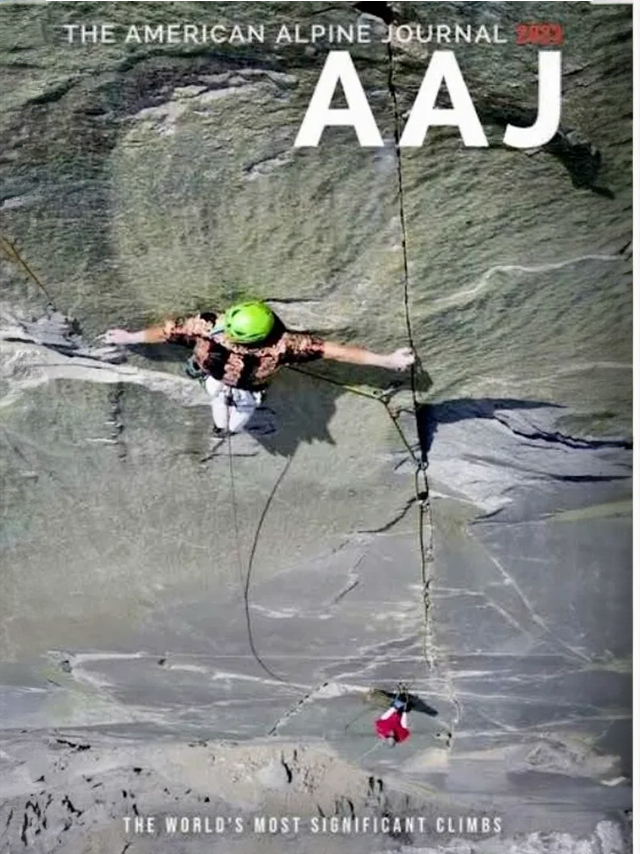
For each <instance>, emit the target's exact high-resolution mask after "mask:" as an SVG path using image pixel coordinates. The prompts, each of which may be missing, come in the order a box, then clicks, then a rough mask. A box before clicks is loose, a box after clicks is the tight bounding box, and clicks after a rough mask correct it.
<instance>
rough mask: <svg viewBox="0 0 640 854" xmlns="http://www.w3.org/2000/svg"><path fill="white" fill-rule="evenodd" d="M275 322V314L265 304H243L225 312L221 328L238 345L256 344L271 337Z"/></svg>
mask: <svg viewBox="0 0 640 854" xmlns="http://www.w3.org/2000/svg"><path fill="white" fill-rule="evenodd" d="M275 322H276V318H275V315H274V313H273V312H272V311H271V309H270V308H269V306H268V305H265V303H263V302H257V301H256V302H241V303H239V304H238V305H232V306H231V308H228V309H227V310H226V311H225V313H224V315H223V317H222V318H220V327H222V328H223V329H224V331H225V333H226V334H227V335H228V337H229V338H230V339H231V340H232V341H236V342H237V343H238V344H255V343H257V342H258V341H262V340H264V339H265V338H266V337H267V336H268V335H269V333H270V332H271V330H272V329H273V327H274V326H275ZM216 328H218V327H216Z"/></svg>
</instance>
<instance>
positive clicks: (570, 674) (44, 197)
mask: <svg viewBox="0 0 640 854" xmlns="http://www.w3.org/2000/svg"><path fill="white" fill-rule="evenodd" d="M211 7H213V8H211ZM374 7H375V8H374ZM385 18H388V19H389V20H393V21H395V22H396V24H404V25H407V26H411V27H414V28H416V27H417V26H418V25H422V26H423V27H424V28H426V27H428V25H429V23H434V22H447V23H448V24H450V25H453V24H455V23H456V22H458V23H460V24H465V25H469V24H470V25H473V26H474V27H479V26H480V25H484V26H486V27H492V26H494V25H499V26H500V27H501V28H502V31H503V34H504V36H505V37H506V38H508V43H507V44H493V45H458V46H456V47H455V50H456V55H457V57H458V61H459V64H460V67H461V69H462V71H463V74H464V75H465V79H466V80H467V83H468V87H469V90H470V92H471V95H472V97H473V99H474V102H475V104H476V107H477V110H478V114H479V116H480V119H481V121H482V123H483V125H484V128H485V131H486V134H487V137H488V139H489V142H490V145H489V147H488V148H487V149H465V148H464V146H463V145H462V143H461V141H460V139H459V135H458V134H457V132H456V131H455V130H454V129H451V128H433V129H431V130H430V132H429V137H428V142H427V144H426V145H425V146H424V147H423V148H422V149H403V150H402V151H401V153H400V154H398V152H397V149H396V147H395V145H394V138H395V136H396V134H397V132H398V131H399V130H400V129H401V127H402V125H403V123H404V121H405V120H406V115H407V112H408V110H409V109H410V107H411V105H412V103H413V100H414V99H415V95H416V93H417V91H418V88H419V86H420V82H421V80H422V76H423V73H424V69H425V67H426V64H427V62H428V59H429V55H430V51H431V50H432V49H433V46H432V45H425V44H420V43H419V42H417V41H415V40H413V41H411V42H410V43H402V42H401V41H400V40H398V39H395V40H393V41H392V43H391V45H390V47H387V46H386V45H384V44H382V43H381V42H380V36H381V35H382V34H384V32H385V28H386V24H385V22H384V19H385ZM107 19H108V20H109V21H110V22H112V23H113V24H114V25H115V28H116V32H117V33H118V34H119V37H118V39H117V40H116V43H115V44H100V45H90V44H86V45H81V44H68V43H66V41H65V35H64V32H65V31H64V30H63V25H65V24H85V25H89V24H92V23H94V22H96V21H98V20H100V21H102V20H107ZM532 19H535V20H539V21H543V20H547V21H557V22H558V23H560V24H562V26H563V27H564V32H565V35H566V43H565V45H564V47H563V68H564V75H563V114H562V124H561V128H560V131H559V133H558V134H557V135H556V137H554V139H553V140H552V141H551V142H550V143H549V144H548V145H546V146H544V147H543V148H542V149H539V150H536V151H519V150H515V149H509V148H506V147H504V146H503V145H502V142H501V140H502V136H503V132H504V126H505V124H506V123H509V122H510V123H514V124H517V123H518V121H520V122H521V123H524V124H526V123H530V122H531V121H532V117H533V116H535V110H536V102H537V84H536V73H537V52H536V50H535V49H533V48H525V47H516V46H515V45H514V43H513V32H514V27H515V25H516V23H517V22H518V21H520V20H532ZM178 20H179V21H183V22H189V23H194V24H198V25H203V24H208V25H209V26H211V25H212V24H220V25H226V26H229V27H230V26H232V25H233V24H236V25H239V26H241V27H243V28H244V29H245V31H246V28H247V27H249V26H250V25H255V24H257V23H259V24H263V25H264V26H265V31H266V37H265V40H264V42H259V41H255V42H253V43H246V44H243V45H239V44H233V45H232V44H220V45H216V46H215V47H212V46H211V45H210V44H208V45H201V44H177V45H168V44H162V45H160V44H135V43H133V44H132V43H129V44H124V43H123V38H122V34H124V33H126V32H127V31H128V28H129V27H131V26H141V25H144V24H149V25H152V26H154V27H158V26H166V25H168V24H169V23H174V22H175V21H178ZM319 22H320V23H323V24H324V25H326V26H327V27H328V26H329V25H330V24H333V25H334V26H337V25H342V26H343V27H347V26H349V25H353V24H357V23H366V24H367V25H368V26H369V27H370V29H371V32H372V33H373V34H374V36H375V38H373V39H372V43H371V44H354V45H351V46H349V49H350V51H351V53H352V57H353V60H354V64H355V65H356V67H357V68H358V71H359V73H360V76H361V80H362V83H363V86H364V88H365V90H366V92H367V96H368V99H369V102H370V104H371V107H372V110H373V113H374V115H375V118H376V121H377V123H378V126H379V128H380V131H381V133H382V135H383V138H384V139H385V142H386V145H385V147H384V148H382V149H376V150H372V149H361V148H360V147H359V146H358V145H357V142H356V140H355V138H354V134H353V133H352V132H351V131H350V130H348V129H343V128H341V129H329V130H327V131H325V135H324V137H323V141H322V144H321V145H320V146H319V147H318V148H316V149H294V148H293V141H294V139H295V136H296V133H297V131H298V128H299V126H300V123H301V121H302V118H303V116H304V113H305V110H306V107H307V105H308V103H309V99H310V97H311V94H312V92H313V90H314V87H315V83H316V81H317V78H318V74H319V71H320V68H321V66H322V63H323V60H324V56H325V55H326V53H327V50H328V49H329V45H327V44H326V43H320V44H317V45H315V46H313V45H310V44H306V45H305V44H291V45H286V44H280V45H276V44H274V38H273V34H274V33H276V32H278V30H279V28H280V27H281V26H282V25H283V24H288V25H290V26H291V25H292V24H295V23H299V24H300V26H301V28H302V29H303V30H305V28H306V29H307V30H308V28H309V27H310V26H311V25H312V24H313V23H316V24H317V23H319ZM630 28H631V13H630V9H629V8H628V7H625V6H623V5H612V6H609V7H605V6H593V5H591V4H589V3H571V4H570V3H562V4H557V3H554V4H551V3H536V4H531V3H508V4H505V3H464V4H462V3H430V4H417V3H398V4H378V3H375V4H367V3H363V4H348V3H341V4H334V5H333V6H332V7H330V8H328V7H327V6H326V5H325V4H319V3H284V4H266V3H265V4H260V3H253V4H246V3H225V4H208V6H205V4H203V3H188V2H187V3H180V4H179V5H178V4H177V3H163V4H125V3H123V2H121V3H115V4H89V3H85V4H64V3H56V4H51V5H46V6H44V5H20V4H16V5H3V6H1V7H0V81H1V83H2V85H1V86H0V92H1V93H2V94H0V105H1V109H0V239H2V242H1V243H0V277H1V281H2V297H1V299H0V311H1V314H2V317H1V318H0V326H1V329H0V337H1V339H2V340H1V341H0V370H1V374H0V393H1V395H2V397H0V440H1V444H2V447H3V452H2V455H1V456H0V465H1V466H2V481H3V489H2V495H1V497H0V501H1V502H2V518H3V525H2V530H1V532H0V554H1V555H2V589H3V595H2V597H1V599H0V625H1V626H2V634H1V649H2V655H1V661H0V709H1V711H2V714H1V719H2V722H3V734H2V742H3V743H2V753H1V754H0V763H2V764H4V765H5V771H6V772H7V773H6V774H3V775H2V776H3V779H6V780H7V783H6V784H4V785H5V790H4V791H3V800H4V802H5V806H3V808H2V810H3V811H2V812H0V825H1V826H3V827H6V829H5V832H4V836H3V837H2V838H1V839H2V846H4V847H2V848H0V850H2V851H5V850H6V851H10V850H13V848H12V847H11V846H12V845H13V846H17V845H19V844H22V843H23V842H24V844H31V845H32V846H35V847H34V850H36V851H37V850H40V851H47V852H48V851H66V852H71V851H75V850H77V851H78V852H80V851H89V850H102V849H101V848H100V845H107V846H113V845H117V844H121V845H127V844H129V845H130V850H131V851H140V852H144V851H147V850H152V848H153V840H149V839H146V838H141V837H130V836H127V835H126V834H124V831H123V829H122V827H121V825H120V824H119V822H120V820H121V818H122V816H123V815H133V812H132V803H137V804H138V805H139V811H140V812H141V813H142V812H145V811H146V812H147V813H149V812H155V813H156V814H158V815H160V814H161V813H164V812H166V811H167V810H170V809H171V810H178V809H180V811H181V814H187V813H189V814H194V813H198V812H199V814H203V813H204V812H205V811H208V812H212V810H214V806H215V809H216V810H217V811H218V814H223V815H231V812H230V810H232V811H233V810H235V811H237V813H238V815H240V814H244V813H247V814H248V813H250V812H251V811H253V812H262V813H269V814H273V815H280V814H286V815H300V816H303V817H305V820H307V819H310V817H311V816H312V815H315V816H317V815H324V816H325V817H326V816H338V817H342V816H349V815H350V814H353V813H354V812H355V813H356V814H363V815H364V814H366V815H370V816H372V817H376V816H378V817H379V816H382V815H393V816H396V817H406V816H410V815H422V816H425V817H426V819H425V821H426V829H424V831H423V832H416V831H411V832H410V831H406V832H404V833H401V834H400V835H398V834H396V835H394V834H393V833H392V832H388V833H387V832H381V833H379V834H374V835H373V836H372V835H370V834H369V835H368V834H364V835H360V836H358V835H350V836H348V837H344V836H343V837H334V836H326V835H325V836H322V835H318V836H313V835H312V834H310V833H309V832H304V831H302V832H301V833H299V834H298V835H297V837H295V842H294V844H295V845H296V850H299V851H307V850H308V851H320V850H322V851H323V852H326V851H330V850H332V849H331V847H330V846H332V845H333V846H334V847H335V850H336V851H337V850H346V849H348V850H353V851H354V852H357V851H360V850H363V851H364V850H366V851H371V850H376V851H387V850H400V851H402V850H404V851H416V850H420V851H425V852H426V851H434V850H440V851H442V850H446V851H449V850H450V851H456V852H458V854H460V852H461V851H465V852H466V851H470V852H475V851H478V852H484V851H491V852H501V851H505V852H506V851H511V850H518V851H530V852H536V854H538V852H550V851H554V852H556V851H557V852H565V851H566V852H576V854H577V852H591V851H593V852H606V854H621V853H622V851H624V850H627V845H628V826H627V823H626V819H625V811H626V810H628V809H629V807H630V789H629V785H630V782H629V781H630V774H631V769H630V752H631V723H630V715H631V712H630V709H631V698H630V686H631V676H630V662H631V596H630V594H631V545H630V543H631V537H630V528H631V521H630V519H631V510H630V506H631V487H630V475H631V444H630V442H631V404H630V400H631V286H630V275H631V260H630V246H631V243H630V242H631V181H630V174H631V172H630V169H631V128H630V117H631V106H630V104H631V100H630V97H631V42H630ZM333 47H336V45H333ZM343 47H344V46H343ZM14 241H16V243H15V245H14ZM16 250H17V252H18V255H16ZM20 258H22V259H24V261H26V263H27V264H28V269H26V268H25V267H24V266H23V265H21V263H20ZM34 274H35V277H37V280H38V281H39V282H40V285H41V286H42V287H43V288H44V290H43V289H42V287H38V285H37V282H36V280H35V279H34ZM249 295H252V296H256V297H260V298H264V299H268V300H270V301H271V303H272V304H273V305H274V307H275V308H276V310H277V311H278V313H279V314H281V316H282V318H283V319H284V320H285V321H286V323H287V324H289V325H291V326H292V327H294V328H308V329H312V330H314V331H315V332H316V333H318V334H320V335H322V336H325V337H327V338H331V339H334V340H340V341H344V342H352V343H358V344H365V345H367V346H369V347H370V348H372V349H376V350H381V351H386V350H391V349H394V348H395V347H398V346H403V345H406V344H407V343H408V340H410V341H411V342H412V343H413V345H414V346H415V349H416V351H417V353H418V355H419V358H420V366H419V369H418V370H417V371H416V373H415V375H414V376H413V380H414V383H413V388H412V384H411V380H410V378H409V377H408V376H406V375H405V376H400V375H395V374H389V373H387V372H384V371H377V370H369V369H367V370H365V369H358V368H355V367H346V366H338V365H335V364H330V363H322V364H314V365H310V366H309V367H308V371H309V372H310V374H311V375H309V373H302V372H296V371H291V370H285V371H283V372H282V373H281V374H280V375H279V376H278V378H277V379H276V381H275V382H274V384H273V386H272V388H271V390H270V393H269V396H268V399H267V401H266V405H265V407H264V408H263V409H262V410H261V411H260V412H259V413H258V415H257V418H256V421H255V423H254V425H253V429H252V431H251V432H250V433H249V434H246V435H243V436H240V437H237V438H234V439H233V440H232V441H231V444H230V447H229V446H227V445H226V444H220V445H219V446H217V447H216V446H215V443H214V444H213V445H212V444H211V440H210V426H211V421H210V413H209V410H208V406H207V397H206V394H205V393H204V391H203V389H202V388H201V387H200V386H199V384H198V383H197V382H195V381H192V380H189V379H188V378H186V376H185V374H184V371H183V362H184V359H185V358H186V356H187V355H188V354H187V353H186V352H183V351H182V350H180V349H179V348H173V347H157V348H151V347H139V348H132V349H131V351H129V352H128V353H126V354H125V353H123V352H122V351H119V350H118V349H116V348H110V347H105V346H104V343H103V342H102V341H101V340H100V339H99V335H100V333H102V332H103V331H104V330H105V329H107V328H109V327H113V326H124V327H127V328H131V329H135V328H140V327H141V326H142V325H146V324H149V323H152V322H157V321H158V320H160V319H161V318H162V317H165V316H167V315H184V314H185V313H187V312H190V311H194V310H198V309H204V308H205V307H214V308H216V307H218V306H224V305H225V304H228V303H229V301H231V300H235V299H237V298H241V297H244V296H249ZM354 391H355V392H356V393H354ZM361 392H363V393H361ZM274 426H275V429H274ZM398 682H403V683H407V684H408V686H409V690H410V692H411V695H412V698H413V703H414V712H413V713H412V715H411V725H412V731H413V732H412V738H411V739H410V740H409V741H408V742H406V743H404V744H402V745H399V746H398V747H397V748H396V749H395V750H393V751H391V750H387V749H386V747H384V746H379V745H377V744H376V742H375V739H374V737H373V728H372V722H373V720H374V718H375V716H376V714H377V711H378V708H382V707H383V706H384V704H385V703H386V702H387V699H388V695H389V694H390V692H392V691H393V690H394V688H395V686H396V684H397V683H398ZM384 692H387V694H385V693H384ZM229 743H231V744H229ZM189 745H193V746H191V747H190V746H189ZM215 763H218V764H217V765H216V764H215ZM225 763H227V765H225ZM231 766H233V769H234V770H233V771H230V770H229V768H231ZM212 767H216V768H219V767H223V768H225V769H226V770H225V771H224V773H225V774H227V775H230V776H228V779H229V780H231V782H230V783H229V785H228V786H221V785H220V779H219V777H217V776H216V774H217V771H216V772H215V773H213V772H212V771H211V768H212ZM136 768H137V769H138V770H137V771H136ZM132 769H133V770H132ZM172 775H173V778H172ZM175 775H177V777H176V776H175ZM87 778H91V780H90V781H87ZM125 778H126V785H125V784H124V783H123V784H122V785H120V784H119V783H118V784H116V782H115V781H116V780H121V781H122V780H125ZM169 779H174V781H175V780H176V779H179V780H180V785H177V784H176V785H173V784H171V785H168V784H167V780H169ZM91 781H92V782H91ZM182 783H184V786H182ZM94 784H95V786H100V787H105V791H107V790H108V792H109V794H108V797H106V799H103V801H102V802H100V801H99V800H98V795H97V794H96V792H99V791H100V789H99V788H98V789H92V788H91V787H92V786H93V785H94ZM122 790H124V791H126V792H128V793H130V792H131V791H135V792H137V797H138V800H137V801H136V799H135V798H134V797H133V795H130V794H128V795H127V798H125V799H124V800H123V801H122V802H121V800H120V798H121V791H122ZM187 790H189V791H188V792H187ZM65 798H66V799H67V801H68V802H69V803H70V804H71V806H72V807H73V809H72V808H71V807H69V806H68V804H67V802H66V801H65ZM205 798H206V799H207V800H206V801H205ZM25 803H26V804H27V806H25ZM176 804H177V805H178V806H176ZM205 804H207V806H205ZM212 804H213V805H214V806H212ZM169 805H170V806H169ZM136 808H138V807H136ZM233 814H234V815H235V812H234V813H233ZM43 815H48V816H49V821H48V826H46V825H44V824H42V816H43ZM83 816H84V817H83ZM444 816H446V817H448V818H450V819H451V826H450V827H449V826H447V828H445V830H444V831H440V830H438V829H437V820H438V818H439V817H440V818H442V817H444ZM469 816H491V817H494V818H495V817H499V818H500V819H501V833H498V832H497V831H496V828H495V827H494V826H493V825H492V826H491V828H490V830H489V831H487V832H486V833H474V832H473V828H471V829H470V828H469V827H468V826H466V825H465V823H464V822H465V821H466V819H465V817H467V818H468V817H469ZM25 822H26V823H25ZM114 822H116V823H117V829H114ZM461 822H462V823H461ZM37 831H39V832H37ZM87 833H88V834H89V835H90V838H91V842H90V843H86V844H90V845H93V846H94V847H93V848H87V847H83V846H85V841H84V840H85V839H86V838H87V837H86V834H87ZM22 837H23V838H22ZM21 838H22V842H20V839H21ZM25 839H26V842H25ZM281 841H282V840H281V838H280V837H278V836H276V837H274V838H270V837H268V836H261V837H260V838H258V837H257V836H255V835H242V834H241V835H239V836H238V838H234V839H231V838H227V837H224V838H218V839H217V844H218V845H219V850H221V851H222V850H227V849H228V850H229V851H237V852H240V851H243V850H247V851H253V850H264V851H269V850H271V847H273V846H275V847H274V850H276V847H277V850H281ZM174 843H175V845H176V850H185V851H194V852H195V851H200V850H210V849H209V848H208V847H207V846H208V845H209V841H208V840H207V839H203V837H202V836H201V835H199V834H198V833H195V834H191V835H188V837H185V838H181V839H180V840H177V841H176V840H174V841H173V842H172V843H171V844H172V845H173V844H174ZM180 845H182V846H183V847H182V848H180V847H179V846H180ZM513 845H515V846H516V848H513V847H509V846H513ZM38 846H40V847H39V848H38ZM65 846H66V847H65ZM74 846H75V847H74ZM252 846H253V847H252ZM278 846H280V847H278ZM437 846H441V847H440V848H437ZM128 850H129V849H128Z"/></svg>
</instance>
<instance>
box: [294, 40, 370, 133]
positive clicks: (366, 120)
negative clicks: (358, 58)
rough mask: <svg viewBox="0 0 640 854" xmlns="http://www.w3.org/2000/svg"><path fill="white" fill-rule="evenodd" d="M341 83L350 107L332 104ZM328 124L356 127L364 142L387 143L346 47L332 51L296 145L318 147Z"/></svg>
mask: <svg viewBox="0 0 640 854" xmlns="http://www.w3.org/2000/svg"><path fill="white" fill-rule="evenodd" d="M338 83H341V84H342V89H343V91H344V96H345V99H346V101H347V104H348V107H347V109H332V108H331V100H332V98H333V95H334V93H335V90H336V86H337V85H338ZM328 126H334V127H335V126H346V127H353V128H354V130H355V132H356V135H357V137H358V142H359V143H360V145H361V146H367V147H370V148H381V147H382V146H383V145H384V143H383V140H382V136H381V135H380V131H379V130H378V126H377V125H376V120H375V119H374V117H373V113H372V112H371V107H370V106H369V102H368V101H367V96H366V95H365V92H364V89H363V88H362V84H361V83H360V78H359V77H358V72H357V71H356V69H355V66H354V64H353V61H352V59H351V54H350V53H349V52H348V51H346V50H332V51H330V52H329V55H328V56H327V59H326V62H325V64H324V67H323V69H322V71H321V73H320V77H319V79H318V82H317V83H316V88H315V90H314V92H313V95H312V97H311V101H310V103H309V107H308V108H307V112H306V114H305V117H304V119H303V120H302V124H301V126H300V130H299V131H298V135H297V137H296V139H295V142H294V143H293V145H294V147H295V148H305V147H307V148H315V147H316V146H317V145H318V143H319V142H320V139H321V137H322V133H323V131H324V129H325V127H328Z"/></svg>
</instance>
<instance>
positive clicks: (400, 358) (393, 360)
mask: <svg viewBox="0 0 640 854" xmlns="http://www.w3.org/2000/svg"><path fill="white" fill-rule="evenodd" d="M415 360H416V354H415V353H414V352H413V350H412V349H411V347H400V349H399V350H395V351H394V352H393V353H390V354H389V356H388V357H387V361H388V365H389V367H390V368H392V369H393V370H395V371H406V370H407V368H410V367H411V365H413V363H414V362H415Z"/></svg>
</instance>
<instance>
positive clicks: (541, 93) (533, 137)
mask: <svg viewBox="0 0 640 854" xmlns="http://www.w3.org/2000/svg"><path fill="white" fill-rule="evenodd" d="M561 76H562V53H561V51H559V50H541V51H538V78H539V80H538V116H537V118H536V121H535V122H534V124H532V125H531V127H528V128H521V127H515V126H514V125H507V129H506V131H505V133H504V144H505V145H508V146H510V147H511V148H537V147H538V146H540V145H544V144H545V143H547V142H549V140H550V139H551V138H552V137H553V136H554V135H555V133H556V131H557V130H558V127H559V126H560V111H561V104H562V82H561Z"/></svg>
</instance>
